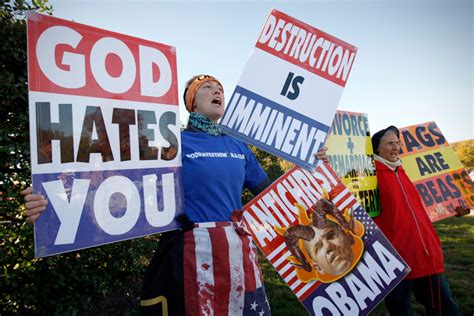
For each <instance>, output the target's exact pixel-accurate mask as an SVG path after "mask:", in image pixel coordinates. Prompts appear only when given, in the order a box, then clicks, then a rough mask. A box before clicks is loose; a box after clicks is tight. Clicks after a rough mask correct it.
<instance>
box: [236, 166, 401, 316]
mask: <svg viewBox="0 0 474 316" xmlns="http://www.w3.org/2000/svg"><path fill="white" fill-rule="evenodd" d="M242 222H243V223H244V224H245V225H244V226H245V227H247V229H248V230H249V232H250V234H251V235H252V236H253V240H254V241H255V243H256V244H257V245H258V247H259V248H260V249H261V250H262V252H263V253H264V254H265V256H266V257H267V259H268V260H269V261H270V263H271V264H272V265H273V266H274V267H275V269H276V270H277V271H278V273H280V275H281V276H282V278H283V279H284V280H285V282H286V283H287V284H288V285H289V287H290V288H291V290H292V291H293V292H294V293H295V295H296V296H297V297H298V299H299V300H300V301H301V302H302V303H303V304H304V306H305V307H306V309H307V310H308V311H309V312H310V314H311V315H328V314H331V315H367V314H368V313H369V312H370V311H371V310H372V309H373V308H374V307H375V306H376V305H377V304H378V303H379V302H380V301H381V300H382V299H383V298H384V297H385V296H386V295H387V294H388V293H389V292H390V291H391V290H392V289H393V288H394V287H395V286H396V285H397V284H398V283H399V282H400V281H401V280H402V279H403V278H404V277H405V276H406V275H407V274H408V272H409V271H410V268H409V267H408V266H407V265H406V263H405V262H404V261H403V259H402V258H401V257H400V256H399V255H398V253H397V252H396V251H395V249H394V248H393V247H392V246H391V244H390V243H389V242H388V241H387V239H386V238H385V236H384V235H383V234H382V232H381V231H380V230H379V229H378V228H377V226H376V225H375V224H374V222H373V221H372V219H371V218H370V217H369V216H368V214H367V212H366V211H365V210H364V209H363V208H362V207H361V205H360V204H359V203H358V202H357V200H356V199H355V198H354V196H353V195H352V194H351V193H350V192H349V190H347V188H346V187H345V186H344V184H343V183H342V182H341V180H340V179H339V178H338V176H337V174H336V173H335V172H334V171H333V170H332V169H331V167H330V166H329V165H328V164H320V165H318V168H317V169H316V171H315V172H313V173H310V172H308V171H305V170H304V169H301V168H299V167H295V168H293V169H291V170H290V171H288V172H287V173H285V174H284V175H283V176H282V177H280V178H279V179H278V180H276V181H275V182H274V183H273V184H272V185H271V186H270V187H268V188H267V189H266V190H265V191H263V192H262V193H261V194H259V195H258V196H257V197H255V198H254V199H253V200H252V201H250V202H249V203H248V204H247V205H245V207H244V212H243V214H242Z"/></svg>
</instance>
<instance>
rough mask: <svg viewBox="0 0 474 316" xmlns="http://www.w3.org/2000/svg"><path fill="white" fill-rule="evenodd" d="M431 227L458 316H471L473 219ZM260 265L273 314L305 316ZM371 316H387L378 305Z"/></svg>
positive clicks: (275, 277) (280, 282)
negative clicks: (440, 248)
mask: <svg viewBox="0 0 474 316" xmlns="http://www.w3.org/2000/svg"><path fill="white" fill-rule="evenodd" d="M434 226H435V229H436V230H437V232H438V235H439V237H440V239H441V243H442V245H443V251H444V257H445V273H446V276H447V278H448V281H449V285H450V287H451V289H452V290H453V292H454V297H455V299H456V301H457V303H458V305H459V307H460V309H461V315H466V316H471V315H474V296H473V295H472V294H474V276H473V274H474V216H464V217H461V218H458V217H450V218H447V219H444V220H442V221H439V222H436V223H434ZM260 264H261V268H262V272H263V275H264V281H265V288H266V292H267V295H268V297H269V301H270V306H271V308H272V314H273V315H278V316H280V315H282V316H285V315H288V316H289V315H292V316H296V315H307V312H306V309H305V308H304V307H303V305H302V303H300V302H299V301H298V299H297V298H296V297H295V295H294V294H293V293H292V292H291V290H290V289H289V287H288V286H286V284H285V282H284V281H283V280H282V279H281V278H280V276H279V275H278V273H277V272H276V271H275V270H274V269H273V267H272V266H271V264H270V263H268V261H266V260H265V259H264V258H263V256H260ZM414 312H415V315H424V308H423V307H422V306H421V305H419V304H417V303H416V302H414ZM371 315H375V316H377V315H388V313H387V310H386V308H385V305H384V303H383V302H382V303H380V304H379V305H378V306H377V308H375V309H374V310H373V312H372V313H371Z"/></svg>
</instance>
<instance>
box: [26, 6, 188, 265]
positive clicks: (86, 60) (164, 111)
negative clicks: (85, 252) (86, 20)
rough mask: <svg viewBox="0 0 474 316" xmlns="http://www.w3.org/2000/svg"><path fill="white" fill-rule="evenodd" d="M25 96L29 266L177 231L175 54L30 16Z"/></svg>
mask: <svg viewBox="0 0 474 316" xmlns="http://www.w3.org/2000/svg"><path fill="white" fill-rule="evenodd" d="M28 88H29V116H30V142H31V168H32V182H33V193H35V194H43V195H45V196H46V198H47V199H48V201H49V204H48V206H47V208H46V210H45V211H44V212H43V214H42V215H41V216H40V217H39V219H38V220H37V221H36V222H35V251H36V256H39V257H43V256H48V255H53V254H58V253H63V252H68V251H72V250H77V249H83V248H88V247H92V246H98V245H102V244H107V243H111V242H117V241H121V240H126V239H131V238H136V237H139V236H143V235H147V234H152V233H157V232H160V231H166V230H171V229H175V228H176V227H177V223H176V221H175V220H174V218H175V216H176V215H177V214H179V213H180V212H181V211H182V204H183V201H182V200H183V198H182V195H183V193H182V188H181V155H180V152H181V149H180V129H179V115H178V113H179V112H178V96H177V75H176V52H175V49H174V48H173V47H171V46H167V45H163V44H159V43H154V42H151V41H147V40H142V39H138V38H134V37H131V36H127V35H123V34H118V33H113V32H110V31H106V30H101V29H98V28H94V27H90V26H87V25H82V24H78V23H73V22H69V21H65V20H62V19H58V18H53V17H50V16H45V15H41V14H37V13H33V12H31V13H29V14H28Z"/></svg>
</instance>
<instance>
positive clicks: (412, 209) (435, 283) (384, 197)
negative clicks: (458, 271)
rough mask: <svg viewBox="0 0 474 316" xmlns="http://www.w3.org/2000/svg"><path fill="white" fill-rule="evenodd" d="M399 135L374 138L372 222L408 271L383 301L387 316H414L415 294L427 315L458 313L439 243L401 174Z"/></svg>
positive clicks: (387, 132) (381, 133)
mask: <svg viewBox="0 0 474 316" xmlns="http://www.w3.org/2000/svg"><path fill="white" fill-rule="evenodd" d="M399 135H400V133H399V131H398V129H397V128H396V127H395V126H389V127H388V128H386V129H383V130H381V131H379V132H377V133H375V134H374V136H373V137H372V146H373V148H374V159H375V167H376V170H377V181H378V186H379V194H380V208H381V214H380V216H378V217H375V218H374V221H375V223H376V224H377V225H378V227H379V228H380V229H381V230H382V232H383V233H384V234H385V236H386V237H387V238H388V240H389V241H390V242H391V243H392V245H393V246H394V247H395V249H396V250H397V251H398V253H399V254H400V255H401V256H402V257H403V259H405V261H406V262H407V264H408V265H409V266H410V268H411V272H410V273H409V274H408V275H407V277H406V278H405V279H404V280H403V281H402V282H401V283H400V284H399V285H398V286H397V287H396V288H395V289H394V290H393V291H392V292H391V293H390V294H389V295H388V296H387V297H386V298H385V303H386V305H387V308H388V310H389V312H390V314H391V315H413V309H412V306H411V302H410V298H411V293H412V291H413V293H414V294H415V298H416V299H417V300H418V301H419V302H420V303H422V304H423V305H424V306H425V309H426V313H427V314H428V315H459V308H458V306H457V304H456V302H455V301H454V299H453V295H452V292H451V290H450V288H449V285H448V282H447V281H446V277H445V275H444V258H443V251H442V249H441V242H440V240H439V237H438V235H437V234H436V231H435V229H434V228H433V225H432V224H431V220H430V219H429V217H428V215H427V213H426V211H425V208H424V207H423V204H422V202H421V198H420V195H419V194H418V192H417V190H416V188H415V186H414V185H413V183H412V182H411V181H410V179H409V178H408V176H407V175H406V173H405V170H403V167H402V161H401V160H400V157H399V153H400V146H401V143H400V139H399Z"/></svg>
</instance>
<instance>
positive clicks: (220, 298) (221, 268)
mask: <svg viewBox="0 0 474 316" xmlns="http://www.w3.org/2000/svg"><path fill="white" fill-rule="evenodd" d="M209 234H210V238H211V243H212V259H213V262H214V263H216V264H214V282H215V287H214V289H215V293H214V295H215V300H214V302H213V303H214V304H213V307H214V311H215V315H225V314H227V313H228V307H229V292H230V282H231V280H230V270H229V268H230V266H229V264H219V263H218V262H227V263H228V262H229V243H228V241H227V236H226V234H225V230H224V229H209ZM216 303H217V304H216Z"/></svg>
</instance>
